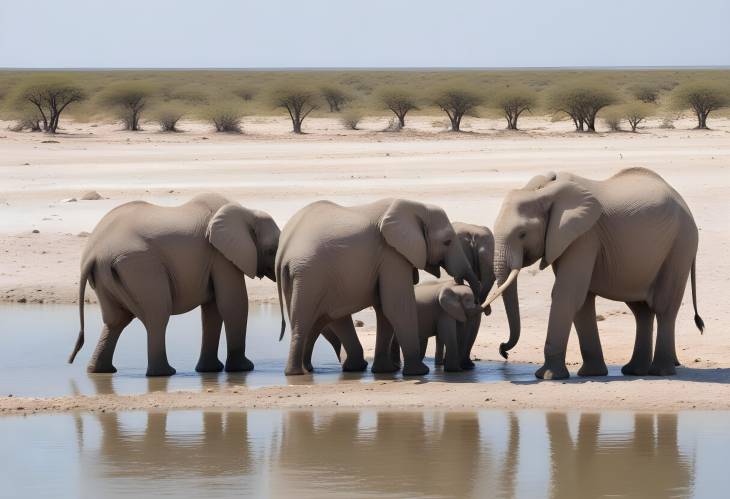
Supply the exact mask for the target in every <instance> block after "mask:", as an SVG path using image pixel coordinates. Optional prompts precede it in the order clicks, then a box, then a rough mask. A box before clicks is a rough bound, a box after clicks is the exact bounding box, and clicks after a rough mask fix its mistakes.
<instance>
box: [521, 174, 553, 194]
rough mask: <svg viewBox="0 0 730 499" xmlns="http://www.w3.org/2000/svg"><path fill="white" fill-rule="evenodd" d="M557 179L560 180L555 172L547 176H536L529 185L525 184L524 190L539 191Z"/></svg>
mask: <svg viewBox="0 0 730 499" xmlns="http://www.w3.org/2000/svg"><path fill="white" fill-rule="evenodd" d="M556 178H558V175H557V174H556V173H555V172H547V173H546V174H545V175H536V176H534V177H532V178H531V179H530V180H529V181H528V182H527V184H525V186H524V187H523V189H524V190H526V191H536V190H538V189H542V188H543V187H545V186H546V185H548V184H549V183H550V182H554V181H555V179H556Z"/></svg>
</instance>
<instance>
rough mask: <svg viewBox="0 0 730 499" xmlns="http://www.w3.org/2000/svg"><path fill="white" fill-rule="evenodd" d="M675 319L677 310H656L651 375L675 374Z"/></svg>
mask: <svg viewBox="0 0 730 499" xmlns="http://www.w3.org/2000/svg"><path fill="white" fill-rule="evenodd" d="M676 319H677V310H669V311H666V312H657V337H656V346H655V347H654V359H653V360H652V362H651V366H649V374H650V375H652V376H671V375H673V374H677V370H676V369H675V366H674V361H675V359H676V358H677V356H676V353H675V352H674V324H675V321H676Z"/></svg>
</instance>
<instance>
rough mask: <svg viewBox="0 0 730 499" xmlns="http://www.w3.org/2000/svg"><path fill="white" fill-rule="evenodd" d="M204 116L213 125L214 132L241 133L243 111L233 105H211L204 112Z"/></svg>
mask: <svg viewBox="0 0 730 499" xmlns="http://www.w3.org/2000/svg"><path fill="white" fill-rule="evenodd" d="M205 116H206V118H207V119H208V121H210V122H211V123H212V125H213V126H214V127H215V131H216V132H229V133H241V131H242V129H241V120H242V119H243V113H242V112H241V111H240V110H239V109H236V108H235V107H233V106H226V105H220V106H212V107H210V108H208V110H207V112H206V115H205Z"/></svg>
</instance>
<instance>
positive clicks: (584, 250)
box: [494, 168, 704, 379]
mask: <svg viewBox="0 0 730 499" xmlns="http://www.w3.org/2000/svg"><path fill="white" fill-rule="evenodd" d="M494 237H495V257H494V270H495V274H496V277H497V283H498V284H502V283H504V282H505V280H506V278H507V276H508V274H509V273H510V271H512V270H513V269H521V268H523V267H527V266H528V265H531V264H533V263H534V262H536V261H537V260H540V259H541V260H542V261H541V264H540V267H541V268H545V267H546V266H548V265H552V267H553V272H554V273H555V284H554V286H553V290H552V305H551V308H550V318H549V321H548V328H547V339H546V342H545V364H544V365H543V366H542V367H541V368H540V369H539V370H538V371H537V372H536V373H535V375H536V376H537V377H538V378H544V379H562V378H567V377H568V376H569V374H568V370H567V369H566V367H565V351H566V346H567V342H568V335H569V333H570V328H571V323H572V324H574V325H575V328H576V331H577V333H578V339H579V341H580V349H581V354H582V356H583V366H582V367H581V368H580V370H579V371H578V374H579V375H580V376H601V375H605V374H606V372H607V370H606V364H605V362H604V360H603V352H602V350H601V342H600V339H599V337H598V327H597V325H596V312H595V297H596V296H601V297H604V298H607V299H610V300H616V301H623V302H625V303H626V304H627V305H628V306H629V308H630V309H631V311H632V312H633V313H634V316H635V318H636V340H635V344H634V353H633V355H632V357H631V361H630V362H629V363H628V364H626V365H625V366H624V367H623V369H622V372H623V373H624V374H627V375H646V374H652V375H670V374H674V373H675V364H676V363H677V357H676V352H675V344H674V325H675V319H676V317H677V312H678V310H679V306H680V304H681V302H682V296H683V294H684V289H685V286H686V283H687V278H688V276H689V275H690V272H691V276H692V301H693V304H694V309H695V323H696V325H697V327H698V328H699V329H700V331H701V330H702V328H703V327H704V324H703V322H702V319H701V318H700V317H699V315H697V301H696V293H695V256H696V253H697V241H698V233H697V226H696V225H695V222H694V219H693V217H692V213H691V212H690V210H689V208H688V206H687V204H686V203H685V202H684V200H683V199H682V197H681V196H680V195H679V193H677V191H675V190H674V189H673V188H672V187H671V186H670V185H669V184H667V183H666V182H665V181H664V179H662V178H661V177H660V176H659V175H657V174H656V173H654V172H652V171H651V170H647V169H644V168H631V169H627V170H622V171H621V172H619V173H617V174H616V175H614V176H613V177H610V178H608V179H606V180H603V181H595V180H589V179H586V178H582V177H578V176H577V175H573V174H570V173H560V174H557V175H556V174H548V175H546V176H538V177H535V178H533V179H532V180H531V181H530V182H529V183H528V184H527V185H526V186H525V187H524V188H522V189H518V190H514V191H511V192H509V194H508V195H507V196H506V198H505V200H504V203H503V204H502V208H501V211H500V213H499V215H498V217H497V221H496V223H495V226H494ZM516 286H517V281H516V280H515V281H514V282H513V283H512V285H511V286H510V287H511V288H516ZM515 293H516V292H515ZM655 317H656V320H657V338H656V346H655V348H654V351H653V352H652V345H651V341H652V333H653V331H652V330H653V323H654V318H655ZM518 338H519V329H516V330H512V331H511V334H510V340H509V343H508V345H507V348H505V350H508V349H509V348H511V347H512V346H514V345H515V344H516V343H517V340H518Z"/></svg>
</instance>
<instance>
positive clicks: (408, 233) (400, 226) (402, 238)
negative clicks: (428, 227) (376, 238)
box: [380, 199, 428, 269]
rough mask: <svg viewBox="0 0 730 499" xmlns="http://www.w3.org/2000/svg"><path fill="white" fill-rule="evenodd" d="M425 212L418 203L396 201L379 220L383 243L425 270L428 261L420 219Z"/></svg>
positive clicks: (422, 225) (423, 207)
mask: <svg viewBox="0 0 730 499" xmlns="http://www.w3.org/2000/svg"><path fill="white" fill-rule="evenodd" d="M425 210H426V207H425V206H424V205H421V204H419V203H415V202H413V201H405V200H403V199H396V200H395V201H393V202H392V203H391V205H390V206H389V207H388V210H387V211H386V212H385V215H383V218H382V219H381V220H380V233H381V234H382V235H383V238H384V239H385V242H387V243H388V245H389V246H391V247H392V248H393V249H395V250H396V251H397V252H398V253H400V254H401V255H403V256H404V257H405V258H406V260H408V261H409V262H411V265H413V266H414V267H416V268H418V269H425V268H426V263H427V261H428V259H427V252H426V235H425V234H424V222H423V219H422V218H421V212H424V211H425Z"/></svg>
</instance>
